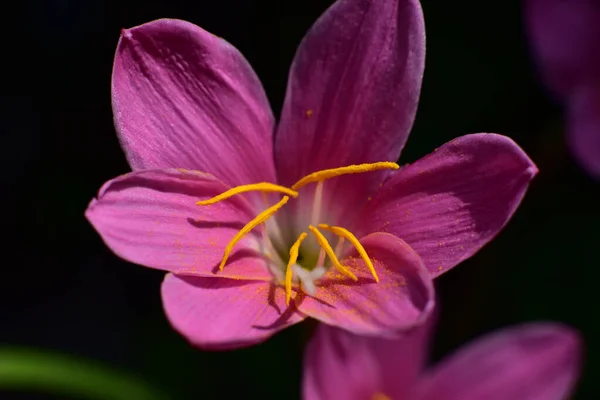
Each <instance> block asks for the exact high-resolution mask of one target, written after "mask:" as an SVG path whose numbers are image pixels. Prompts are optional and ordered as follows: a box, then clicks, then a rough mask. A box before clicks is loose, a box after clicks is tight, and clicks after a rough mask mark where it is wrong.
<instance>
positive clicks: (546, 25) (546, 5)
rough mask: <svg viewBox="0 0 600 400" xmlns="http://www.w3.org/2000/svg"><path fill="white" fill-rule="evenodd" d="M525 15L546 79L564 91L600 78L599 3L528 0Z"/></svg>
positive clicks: (584, 0)
mask: <svg viewBox="0 0 600 400" xmlns="http://www.w3.org/2000/svg"><path fill="white" fill-rule="evenodd" d="M525 3H526V7H525V18H526V22H527V27H528V28H529V29H528V30H529V36H530V40H531V44H532V47H533V51H534V53H535V54H536V56H537V58H538V61H539V63H538V64H539V68H540V70H541V72H542V74H543V75H544V77H545V78H546V81H547V83H548V84H549V85H550V86H551V87H552V88H553V90H555V91H556V92H557V93H559V94H561V95H563V96H564V95H566V94H568V92H570V90H571V89H574V88H576V87H577V86H580V85H581V84H586V82H588V81H590V80H595V81H597V80H598V79H600V52H599V51H598V49H600V24H598V21H600V3H598V1H597V0H574V1H568V0H527V1H526V2H525Z"/></svg>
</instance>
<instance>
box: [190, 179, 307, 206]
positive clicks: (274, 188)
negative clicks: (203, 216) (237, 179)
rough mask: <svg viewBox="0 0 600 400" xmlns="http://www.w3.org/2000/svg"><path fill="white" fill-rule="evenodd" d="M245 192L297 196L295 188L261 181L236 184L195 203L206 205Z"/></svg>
mask: <svg viewBox="0 0 600 400" xmlns="http://www.w3.org/2000/svg"><path fill="white" fill-rule="evenodd" d="M247 192H263V193H267V192H271V193H272V192H275V193H283V194H286V195H288V196H291V197H294V198H296V197H298V192H296V191H295V190H292V189H290V188H287V187H285V186H280V185H275V184H274V183H269V182H261V183H252V184H250V185H241V186H236V187H234V188H231V189H229V190H228V191H226V192H223V193H221V194H220V195H217V196H215V197H213V198H210V199H208V200H200V201H198V202H197V203H196V204H197V205H199V206H208V205H210V204H215V203H218V202H219V201H222V200H225V199H228V198H230V197H233V196H235V195H236V194H240V193H247Z"/></svg>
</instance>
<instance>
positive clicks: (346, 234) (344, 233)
mask: <svg viewBox="0 0 600 400" xmlns="http://www.w3.org/2000/svg"><path fill="white" fill-rule="evenodd" d="M319 228H321V229H326V230H328V231H329V232H332V233H334V234H336V235H338V236H340V237H342V238H345V239H348V241H349V242H350V243H352V245H353V246H354V247H355V248H356V250H357V251H358V254H360V257H361V258H362V259H363V261H364V262H365V264H366V265H367V268H369V271H371V275H373V278H375V282H379V277H378V276H377V272H375V267H374V266H373V263H372V262H371V259H370V258H369V256H368V255H367V252H366V251H365V248H364V247H363V245H362V244H360V242H359V241H358V239H357V238H356V236H354V234H353V233H352V232H350V231H349V230H348V229H345V228H342V227H341V226H330V225H327V224H319Z"/></svg>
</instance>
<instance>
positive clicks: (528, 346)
mask: <svg viewBox="0 0 600 400" xmlns="http://www.w3.org/2000/svg"><path fill="white" fill-rule="evenodd" d="M580 346H581V343H580V339H579V336H578V334H577V333H576V332H574V331H573V330H571V329H569V328H567V327H564V326H560V325H557V324H549V323H547V324H541V323H538V324H529V325H523V326H519V327H514V328H510V329H505V330H503V331H501V332H498V333H495V334H492V335H489V336H487V337H484V338H482V339H479V340H477V341H476V342H475V343H473V344H470V345H468V346H467V347H466V348H463V349H460V350H459V351H458V352H456V353H455V354H453V355H452V356H450V357H449V358H447V359H446V360H444V361H442V362H441V363H440V364H439V365H437V366H436V367H434V369H433V370H432V371H429V372H428V373H427V374H426V376H424V377H423V378H422V380H421V382H420V383H419V389H418V390H416V395H415V396H412V397H411V398H412V399H414V400H481V399H485V400H508V399H510V400H562V399H566V398H567V397H568V395H569V393H570V392H571V389H572V388H573V386H574V383H575V381H576V378H577V375H578V372H579V364H580Z"/></svg>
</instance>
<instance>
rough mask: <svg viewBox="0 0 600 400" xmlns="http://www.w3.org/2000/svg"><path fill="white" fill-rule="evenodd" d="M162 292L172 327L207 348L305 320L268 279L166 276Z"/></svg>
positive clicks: (235, 344) (264, 335)
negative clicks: (248, 279) (242, 279)
mask: <svg viewBox="0 0 600 400" xmlns="http://www.w3.org/2000/svg"><path fill="white" fill-rule="evenodd" d="M161 292H162V298H163V306H164V309H165V312H166V314H167V317H168V318H169V321H170V322H171V325H173V328H174V329H175V330H177V331H178V332H179V333H181V334H182V335H183V336H185V337H186V338H187V339H188V340H189V341H190V342H191V343H192V344H194V345H196V346H199V347H202V348H207V349H208V348H210V349H221V350H224V349H233V348H240V347H247V346H250V345H253V344H257V343H260V342H263V341H265V340H267V339H268V338H269V337H270V336H272V335H273V334H275V333H277V332H278V331H280V330H282V329H284V328H286V327H288V326H290V325H293V324H295V323H298V322H300V321H302V320H303V319H304V318H305V317H304V316H303V315H301V314H299V313H298V312H297V311H296V309H295V308H293V305H292V307H289V308H288V307H286V305H285V292H284V291H283V289H282V288H280V287H275V286H272V284H270V283H267V282H257V281H235V280H232V279H225V278H199V277H178V276H175V275H173V274H167V276H166V277H165V280H164V281H163V284H162V289H161Z"/></svg>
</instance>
